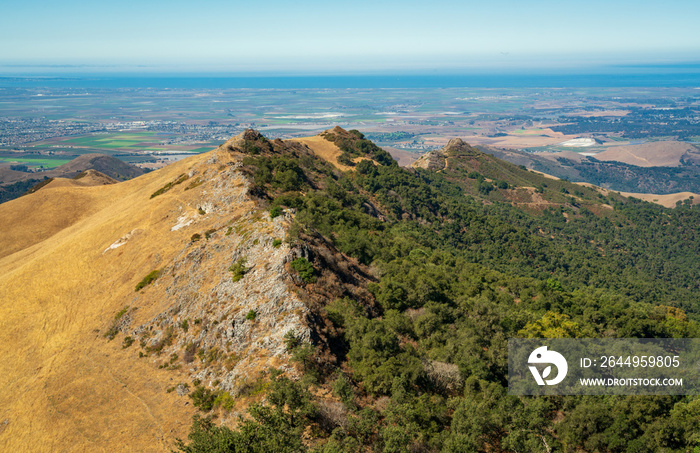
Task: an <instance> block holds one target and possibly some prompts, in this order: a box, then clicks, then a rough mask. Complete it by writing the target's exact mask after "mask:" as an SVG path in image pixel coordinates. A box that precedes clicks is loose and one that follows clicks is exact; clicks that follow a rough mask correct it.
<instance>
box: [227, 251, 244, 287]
mask: <svg viewBox="0 0 700 453" xmlns="http://www.w3.org/2000/svg"><path fill="white" fill-rule="evenodd" d="M247 261H248V259H247V258H246V257H242V258H239V259H238V261H236V262H235V263H234V264H232V265H231V267H229V268H228V270H229V271H231V272H232V273H233V276H232V277H231V278H232V279H233V281H234V282H237V281H238V280H240V279H242V278H243V276H244V275H245V274H246V272H248V268H247V267H246V262H247Z"/></svg>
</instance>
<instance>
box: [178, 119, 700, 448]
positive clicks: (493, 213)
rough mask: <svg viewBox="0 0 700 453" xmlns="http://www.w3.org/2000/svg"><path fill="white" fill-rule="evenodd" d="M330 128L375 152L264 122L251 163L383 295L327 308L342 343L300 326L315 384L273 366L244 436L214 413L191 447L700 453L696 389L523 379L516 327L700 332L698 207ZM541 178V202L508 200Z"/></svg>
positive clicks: (594, 332)
mask: <svg viewBox="0 0 700 453" xmlns="http://www.w3.org/2000/svg"><path fill="white" fill-rule="evenodd" d="M334 133H335V134H336V135H338V137H336V138H335V141H336V143H341V144H342V145H343V146H342V147H343V150H344V151H345V153H347V154H348V155H350V156H356V155H360V154H362V153H364V155H369V156H371V157H372V158H373V160H363V161H360V162H359V163H358V164H357V165H356V166H355V169H354V171H350V172H345V173H340V172H338V171H337V170H334V169H333V168H331V166H330V165H329V164H327V163H326V162H325V161H322V160H321V159H319V158H317V157H315V156H314V155H312V154H310V153H306V154H304V153H302V152H299V150H294V152H290V150H289V149H287V147H286V146H285V145H284V143H283V142H281V141H274V142H270V141H267V140H266V139H264V138H263V137H261V136H255V135H250V136H249V140H248V141H249V143H246V145H245V146H244V149H247V150H249V151H251V150H252V151H253V152H251V153H249V154H250V156H249V157H246V158H245V160H244V164H245V167H244V168H245V169H246V170H247V171H248V172H249V173H250V175H251V178H252V180H253V181H254V184H255V187H254V188H253V190H252V192H253V193H254V194H256V195H257V196H258V197H259V198H260V200H261V203H264V204H266V205H267V206H269V207H270V208H271V209H274V210H277V211H279V209H289V208H293V209H295V210H296V214H295V222H296V224H295V226H294V228H292V231H291V232H290V236H289V237H288V238H287V240H288V241H290V242H291V243H292V244H294V243H298V242H300V241H303V240H306V238H309V237H313V236H314V235H322V236H323V237H324V238H326V239H327V240H329V241H330V242H332V244H333V245H334V246H335V247H337V248H338V249H339V250H340V251H342V252H344V253H346V254H347V255H349V256H352V257H354V258H356V259H357V260H358V261H359V262H360V263H362V264H364V265H366V266H368V267H369V269H372V270H373V273H374V274H375V275H376V276H377V278H376V281H374V282H370V283H368V285H367V289H368V290H369V291H370V292H371V293H372V295H373V297H374V300H375V302H376V304H375V305H373V306H371V307H370V306H367V305H363V303H361V302H360V301H356V300H353V299H351V298H347V297H346V298H342V299H338V300H335V301H333V302H331V303H329V304H328V305H327V306H325V307H323V308H322V311H323V313H322V314H323V316H324V317H326V318H327V319H329V320H330V322H332V324H333V328H334V329H333V333H332V335H333V336H334V338H333V339H332V340H333V341H331V342H329V343H328V344H330V345H331V346H330V351H321V349H322V346H321V345H317V346H311V345H309V344H305V343H303V342H300V341H299V340H298V339H296V338H294V337H293V336H289V338H288V343H287V347H288V350H289V352H290V354H291V355H292V357H293V358H294V361H295V362H297V364H298V366H299V367H300V368H301V369H303V371H304V378H303V379H302V380H300V381H296V382H295V381H291V380H289V379H287V378H286V377H284V376H283V375H281V374H280V373H279V372H277V371H272V372H271V374H270V379H271V385H270V386H269V388H268V393H267V395H266V402H265V404H258V405H253V406H251V407H250V409H249V412H248V416H247V417H246V418H245V419H242V420H241V422H240V423H239V424H238V426H237V428H236V429H235V430H231V429H229V428H226V427H221V426H219V425H218V423H217V422H216V420H215V419H213V418H212V417H211V414H213V412H209V410H203V412H204V414H203V415H202V416H198V417H196V418H195V420H194V423H193V425H192V430H191V434H190V437H189V439H188V440H187V441H186V442H181V443H180V445H179V446H178V447H179V449H180V450H181V451H184V452H228V451H231V452H270V451H275V452H300V451H314V452H319V453H321V452H323V453H331V452H333V453H335V452H359V451H371V452H387V453H389V452H438V451H445V452H474V451H479V452H500V451H509V452H510V451H512V452H535V451H541V452H553V451H568V452H577V451H591V452H592V451H601V452H654V451H668V452H686V451H700V399H698V398H695V397H682V396H664V397H660V396H659V397H641V396H634V397H633V396H627V397H622V396H618V397H608V396H598V397H571V396H559V397H516V396H509V395H508V393H507V340H508V338H511V337H550V338H554V337H640V338H645V337H696V336H698V334H700V326H699V325H698V323H697V321H696V320H697V319H698V318H700V287H699V282H698V278H697V276H698V275H700V260H699V259H698V256H700V255H699V254H700V231H699V226H700V209H698V207H697V206H696V207H691V206H690V205H687V204H686V205H682V206H680V207H678V208H676V209H665V208H662V207H659V206H656V205H652V204H649V203H644V202H638V201H634V200H632V199H626V198H624V197H620V196H619V195H616V196H613V195H611V196H609V197H603V196H601V195H600V194H598V193H597V192H596V191H595V190H593V189H584V188H581V187H580V186H576V185H574V184H570V183H568V182H566V181H553V180H544V179H540V178H541V177H540V176H538V175H536V174H534V173H532V172H528V171H527V170H524V169H522V168H518V167H516V166H514V165H511V164H507V163H505V162H502V161H499V160H498V159H495V158H493V157H490V156H486V155H483V154H481V153H478V152H474V150H473V149H471V150H468V151H469V152H468V153H466V154H464V153H462V154H460V150H453V151H449V150H448V152H447V153H446V155H447V159H448V165H447V167H446V169H445V170H444V171H440V172H435V171H428V170H421V169H418V170H411V169H403V168H400V167H399V166H398V165H396V163H395V162H394V161H393V160H390V159H388V158H386V157H387V156H385V155H383V154H382V153H381V150H379V149H378V148H376V147H373V146H371V145H369V144H367V143H366V142H367V140H365V139H364V137H363V136H362V134H360V133H359V132H356V131H352V132H351V133H346V132H345V131H342V130H341V131H335V132H334ZM369 143H371V142H369ZM462 151H464V150H462ZM450 159H451V160H450ZM525 185H527V186H530V185H532V186H534V187H536V190H537V193H538V195H539V196H540V197H541V198H542V199H543V200H545V201H546V202H547V203H546V207H545V208H543V209H530V208H527V207H524V206H519V205H518V203H515V202H513V201H512V200H513V199H515V198H516V197H517V196H520V195H519V194H521V192H522V189H521V187H523V186H525ZM519 190H521V192H519ZM309 260H310V261H309V263H308V264H307V263H302V264H303V266H302V265H300V268H302V267H303V268H304V271H305V272H311V274H310V275H312V276H313V267H314V266H319V262H318V261H317V260H315V259H314V258H313V256H311V257H310V258H309ZM305 281H306V282H307V283H305V284H308V285H313V284H314V283H313V280H312V279H309V280H306V279H305ZM329 353H330V354H332V355H333V356H334V357H335V360H336V361H335V362H334V364H331V363H330V362H329V361H328V360H327V357H328V354H329ZM319 388H322V389H327V390H330V392H331V394H332V398H331V399H329V398H323V399H322V398H319V397H318V396H317V395H319V391H318V389H319ZM212 407H213V406H212V405H208V406H206V407H203V408H202V406H200V408H202V409H211V408H212Z"/></svg>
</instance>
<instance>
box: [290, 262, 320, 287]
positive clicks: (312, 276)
mask: <svg viewBox="0 0 700 453" xmlns="http://www.w3.org/2000/svg"><path fill="white" fill-rule="evenodd" d="M291 266H292V269H294V270H295V271H297V273H298V274H299V277H301V279H302V280H304V281H305V282H306V283H313V282H315V281H316V269H314V265H313V264H311V263H310V262H309V260H307V259H306V258H297V259H295V260H294V261H292V263H291Z"/></svg>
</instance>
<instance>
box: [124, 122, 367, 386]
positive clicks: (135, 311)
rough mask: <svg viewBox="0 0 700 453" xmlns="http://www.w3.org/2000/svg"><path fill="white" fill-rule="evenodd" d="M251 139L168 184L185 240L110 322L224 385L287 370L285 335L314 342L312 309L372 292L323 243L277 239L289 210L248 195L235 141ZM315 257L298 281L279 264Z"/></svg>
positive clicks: (165, 363)
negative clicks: (310, 279)
mask: <svg viewBox="0 0 700 453" xmlns="http://www.w3.org/2000/svg"><path fill="white" fill-rule="evenodd" d="M258 138H259V134H258V133H257V132H254V131H246V132H244V133H243V134H242V135H241V136H239V137H234V138H233V139H232V140H229V141H228V142H227V143H225V144H224V145H222V146H221V147H220V148H219V149H218V150H217V151H216V152H215V153H213V154H212V156H211V157H210V158H209V159H208V160H206V161H201V162H200V163H198V164H195V165H194V166H193V167H192V168H191V169H190V170H189V173H187V176H188V178H187V180H186V181H185V182H184V183H180V184H177V185H173V187H174V189H172V190H170V191H169V192H168V196H171V197H177V198H178V199H183V200H184V199H185V197H186V196H187V197H189V198H188V200H189V201H188V203H187V204H183V205H182V206H181V207H180V210H179V211H177V212H175V213H174V214H173V215H172V218H173V220H172V223H173V225H172V227H171V228H170V230H172V232H173V233H172V234H182V233H183V232H186V234H187V235H189V234H190V232H191V239H190V240H189V241H186V242H185V243H182V244H181V245H180V248H179V251H177V252H176V253H174V254H172V256H174V258H173V259H172V260H170V261H169V262H167V263H163V266H162V268H161V269H160V273H159V277H158V278H157V280H156V281H155V282H154V283H153V284H152V285H149V286H148V287H146V288H145V289H144V290H143V291H140V292H138V293H137V295H136V297H135V299H134V300H133V301H132V302H131V303H130V304H129V306H130V307H131V310H130V311H128V312H127V313H126V314H125V315H124V319H125V320H126V319H128V324H126V325H124V324H120V325H119V326H117V328H118V329H119V330H120V331H122V332H123V334H124V335H128V336H130V337H132V338H134V339H135V341H138V342H139V344H140V345H141V347H142V348H143V350H144V351H146V353H147V356H148V357H150V358H151V360H153V362H154V363H156V364H158V365H159V366H160V367H161V368H163V367H166V368H168V367H169V368H175V367H177V369H180V370H181V371H183V370H184V371H186V373H188V374H189V375H190V377H191V378H192V380H194V379H198V380H199V381H201V382H202V383H204V384H206V385H215V386H218V387H219V388H221V389H223V390H226V391H229V392H231V393H233V394H235V393H236V391H237V389H238V388H240V387H242V386H244V385H245V384H246V383H247V382H251V381H254V380H256V379H258V378H259V377H260V376H261V375H262V374H264V373H265V372H266V371H267V370H268V369H269V368H273V367H274V368H281V369H283V370H287V372H288V373H289V374H290V375H292V376H295V373H296V372H295V370H294V368H293V367H291V366H290V365H289V359H290V356H289V354H288V351H287V348H286V346H285V337H287V336H288V335H293V336H294V337H295V338H296V339H297V340H299V341H302V342H307V343H318V342H319V341H323V338H324V334H323V333H322V332H320V330H321V329H327V326H324V325H323V323H321V324H319V322H318V321H319V315H318V310H319V308H320V307H322V306H323V305H324V304H325V303H328V302H330V301H332V300H334V299H333V298H337V297H343V296H344V295H345V294H348V295H351V296H353V297H355V298H356V300H361V299H363V298H365V299H369V298H371V295H369V294H364V293H358V291H360V290H359V289H358V288H360V287H364V285H363V284H362V283H361V282H360V280H362V279H365V280H366V279H369V278H372V277H369V276H368V274H366V272H365V271H364V270H361V269H359V267H358V265H357V264H356V263H351V262H349V259H348V258H347V257H346V256H344V255H342V254H341V253H340V252H338V251H337V250H334V249H333V248H332V246H331V245H328V244H322V245H321V246H320V248H319V250H317V251H314V246H313V245H312V244H310V243H309V242H307V241H300V242H298V243H296V245H291V244H289V243H287V242H285V238H286V237H287V232H288V230H289V228H290V227H291V225H292V221H293V215H294V212H293V210H288V211H285V212H283V213H282V215H279V216H276V217H274V218H271V216H270V213H269V211H268V210H267V209H265V208H261V207H260V205H259V204H258V202H257V201H256V200H255V199H254V198H253V197H252V196H251V194H250V190H251V187H252V185H251V183H250V181H249V180H248V177H247V175H246V174H245V173H244V172H243V169H242V159H243V157H244V155H243V154H241V153H238V152H236V149H237V147H239V146H245V143H244V141H249V140H252V139H258ZM190 190H191V191H190ZM193 191H197V193H196V194H194V197H193V196H192V195H193V193H192V192H193ZM317 248H318V247H317ZM314 256H316V260H317V263H316V265H317V271H318V273H319V274H318V277H319V278H318V279H317V281H316V282H315V283H314V284H310V285H307V284H306V283H305V282H303V281H302V280H301V279H300V278H299V276H298V275H297V274H296V272H295V271H293V270H292V269H291V267H290V266H289V264H288V263H290V262H291V261H293V260H295V259H297V258H299V257H304V258H308V259H309V260H313V259H314ZM343 262H347V263H346V264H343ZM335 267H337V268H338V269H335ZM327 268H328V269H330V268H333V272H330V271H329V272H328V273H329V274H331V273H332V274H333V275H343V272H345V275H347V278H346V281H343V282H336V281H333V282H330V280H329V279H328V278H325V274H324V270H325V269H327ZM236 269H237V271H236ZM324 285H325V286H324ZM313 287H315V288H316V289H314V288H313ZM331 287H333V289H331V290H329V289H328V288H331ZM337 288H340V289H337ZM344 288H349V289H344ZM334 291H335V292H334ZM365 292H366V291H365Z"/></svg>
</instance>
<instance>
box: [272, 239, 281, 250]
mask: <svg viewBox="0 0 700 453" xmlns="http://www.w3.org/2000/svg"><path fill="white" fill-rule="evenodd" d="M280 245H282V239H275V240H274V241H272V246H273V247H274V248H279V246H280Z"/></svg>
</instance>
